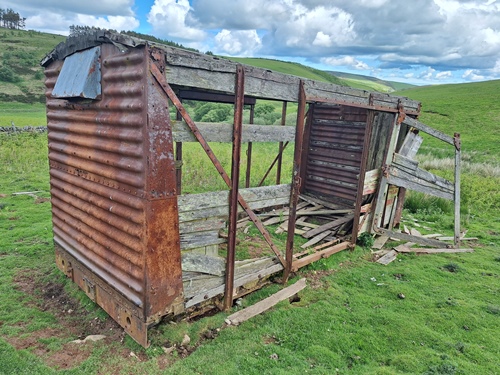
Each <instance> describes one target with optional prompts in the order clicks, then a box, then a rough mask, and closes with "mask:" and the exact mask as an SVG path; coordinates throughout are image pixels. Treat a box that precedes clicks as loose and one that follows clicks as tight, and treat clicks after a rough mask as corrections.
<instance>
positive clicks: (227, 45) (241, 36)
mask: <svg viewBox="0 0 500 375" xmlns="http://www.w3.org/2000/svg"><path fill="white" fill-rule="evenodd" d="M215 46H216V49H215V51H216V52H217V53H227V54H229V55H232V56H253V54H254V53H255V52H256V51H257V50H259V49H260V47H261V46H262V41H261V39H260V37H259V35H258V34H257V31H256V30H237V31H230V30H226V29H223V30H221V31H220V32H219V33H218V34H217V35H216V36H215Z"/></svg>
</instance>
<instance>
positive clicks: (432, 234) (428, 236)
mask: <svg viewBox="0 0 500 375" xmlns="http://www.w3.org/2000/svg"><path fill="white" fill-rule="evenodd" d="M441 236H442V234H441V233H430V234H424V235H423V236H422V237H424V238H436V237H441Z"/></svg>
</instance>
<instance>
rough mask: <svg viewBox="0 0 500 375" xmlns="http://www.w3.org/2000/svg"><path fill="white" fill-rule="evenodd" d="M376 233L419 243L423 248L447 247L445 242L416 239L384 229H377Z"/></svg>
mask: <svg viewBox="0 0 500 375" xmlns="http://www.w3.org/2000/svg"><path fill="white" fill-rule="evenodd" d="M377 232H378V233H379V234H385V235H386V236H389V237H390V238H391V239H392V238H395V239H399V240H405V241H411V242H415V243H419V244H421V245H425V246H432V247H437V248H441V247H446V246H448V245H449V244H447V243H446V242H442V241H437V240H434V239H431V238H425V237H416V236H412V235H409V234H405V233H398V232H395V231H391V230H387V229H384V228H378V229H377Z"/></svg>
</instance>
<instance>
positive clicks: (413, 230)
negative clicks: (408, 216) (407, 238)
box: [410, 228, 422, 237]
mask: <svg viewBox="0 0 500 375" xmlns="http://www.w3.org/2000/svg"><path fill="white" fill-rule="evenodd" d="M410 234H411V235H412V236H418V237H422V233H420V232H419V231H418V230H416V229H415V228H411V229H410Z"/></svg>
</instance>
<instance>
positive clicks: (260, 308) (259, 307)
mask: <svg viewBox="0 0 500 375" xmlns="http://www.w3.org/2000/svg"><path fill="white" fill-rule="evenodd" d="M305 287H306V279H305V278H304V279H300V280H299V281H297V282H296V283H295V284H293V285H290V286H288V287H286V288H285V289H282V290H280V291H279V292H277V293H275V294H273V295H272V296H269V297H267V298H265V299H263V300H262V301H260V302H257V303H256V304H255V305H252V306H249V307H247V308H245V309H243V310H240V311H238V312H236V313H234V314H231V315H229V316H228V317H227V319H226V323H227V324H231V325H238V324H240V323H243V322H245V321H247V320H248V319H250V318H253V317H254V316H256V315H259V314H261V313H263V312H264V311H267V310H269V309H270V308H271V307H273V306H274V305H276V304H277V303H278V302H281V301H283V300H285V299H287V298H290V297H291V296H293V295H295V294H297V293H298V292H300V291H301V290H302V289H304V288H305Z"/></svg>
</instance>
